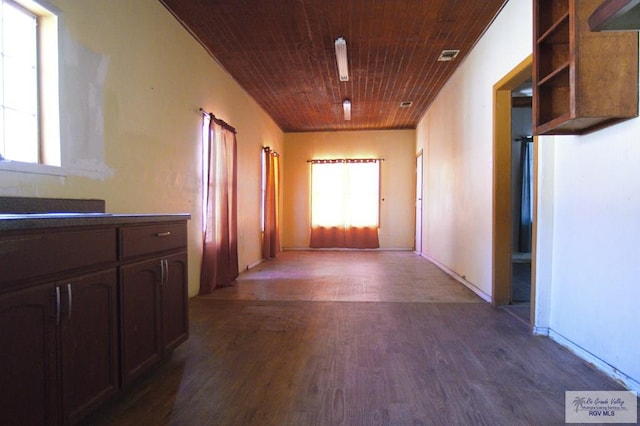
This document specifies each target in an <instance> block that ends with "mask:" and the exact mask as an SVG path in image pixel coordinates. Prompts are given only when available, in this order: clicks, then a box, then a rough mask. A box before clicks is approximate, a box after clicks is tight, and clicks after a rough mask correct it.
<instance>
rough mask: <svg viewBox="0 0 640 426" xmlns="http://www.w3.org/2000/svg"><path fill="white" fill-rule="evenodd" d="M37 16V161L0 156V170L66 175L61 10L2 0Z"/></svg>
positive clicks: (38, 2)
mask: <svg viewBox="0 0 640 426" xmlns="http://www.w3.org/2000/svg"><path fill="white" fill-rule="evenodd" d="M2 2H3V3H10V4H11V5H12V6H14V7H17V8H19V9H21V10H22V11H24V12H25V13H27V14H29V15H31V16H34V17H35V18H36V52H37V58H36V61H37V63H36V79H37V83H36V84H37V87H36V92H37V95H36V96H37V107H36V111H37V112H36V114H37V135H38V136H37V148H38V162H23V161H16V160H11V159H2V160H0V171H8V172H20V173H33V174H44V175H54V176H66V172H65V170H64V169H63V168H62V153H61V151H62V147H61V138H60V90H59V86H60V82H59V43H58V37H59V34H58V27H59V22H58V21H59V16H60V12H59V11H58V10H57V9H56V8H55V7H54V6H52V5H51V4H49V3H48V2H47V1H45V0H2Z"/></svg>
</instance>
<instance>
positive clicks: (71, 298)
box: [67, 283, 73, 320]
mask: <svg viewBox="0 0 640 426" xmlns="http://www.w3.org/2000/svg"><path fill="white" fill-rule="evenodd" d="M67 292H68V293H67V297H68V298H69V299H68V300H69V311H68V312H67V319H69V320H70V319H71V307H72V304H73V296H72V294H71V283H67Z"/></svg>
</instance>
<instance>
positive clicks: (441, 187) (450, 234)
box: [417, 0, 532, 299]
mask: <svg viewBox="0 0 640 426" xmlns="http://www.w3.org/2000/svg"><path fill="white" fill-rule="evenodd" d="M531 14H532V7H531V2H530V1H526V0H515V1H510V2H509V3H508V4H507V5H506V6H505V8H504V9H503V10H502V12H501V13H500V14H499V15H498V17H497V18H496V20H495V21H494V24H493V25H492V26H491V28H489V30H488V31H487V32H486V33H485V35H484V36H483V37H482V39H481V40H480V41H479V42H478V44H477V45H476V47H475V48H474V49H473V51H472V52H471V53H470V54H469V55H468V56H467V57H466V58H465V59H464V62H463V63H462V64H461V65H460V67H459V69H458V70H457V71H456V72H455V74H454V75H453V77H452V78H451V79H450V80H449V82H447V84H446V86H445V87H444V89H443V90H442V91H441V92H440V94H439V96H438V98H437V99H436V101H435V102H434V103H433V104H432V106H431V107H430V108H429V110H428V111H427V113H426V114H425V116H424V117H423V118H422V120H421V121H420V123H419V125H418V130H417V133H418V140H417V149H418V150H420V149H423V150H424V161H425V178H424V188H425V189H424V194H425V196H424V217H423V224H424V226H423V254H424V255H425V256H427V257H429V258H431V259H433V260H435V261H436V262H437V263H439V264H440V265H441V266H443V267H445V268H446V269H448V270H450V271H452V272H453V273H454V274H456V275H458V276H459V277H461V278H462V279H464V280H465V281H466V282H467V283H468V285H471V286H473V287H474V288H475V289H476V291H477V292H480V293H481V295H483V297H485V299H486V298H489V296H490V295H491V272H492V271H491V263H492V261H491V247H492V246H491V244H492V243H491V236H492V228H491V222H492V193H491V189H492V145H493V128H492V123H493V85H494V84H495V83H496V82H497V81H498V80H500V79H501V78H502V77H503V76H504V75H505V74H507V73H508V72H509V71H510V70H511V69H513V68H514V67H515V66H516V65H517V64H519V63H520V62H521V61H522V60H523V59H525V58H526V57H527V56H528V55H529V54H530V53H531V46H532V45H531V32H532V25H531V22H532V18H531ZM506 34H507V35H506ZM505 39H508V40H509V42H508V43H506V42H505Z"/></svg>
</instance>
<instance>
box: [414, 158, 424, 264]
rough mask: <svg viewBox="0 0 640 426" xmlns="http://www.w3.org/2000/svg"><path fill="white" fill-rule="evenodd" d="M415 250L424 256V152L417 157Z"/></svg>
mask: <svg viewBox="0 0 640 426" xmlns="http://www.w3.org/2000/svg"><path fill="white" fill-rule="evenodd" d="M415 250H416V253H417V254H422V150H420V152H418V155H416V235H415Z"/></svg>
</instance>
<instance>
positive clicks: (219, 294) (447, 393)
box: [85, 252, 622, 425]
mask: <svg viewBox="0 0 640 426" xmlns="http://www.w3.org/2000/svg"><path fill="white" fill-rule="evenodd" d="M190 310H191V311H190V319H191V324H190V326H191V327H190V331H191V336H190V338H189V340H188V341H187V342H186V343H184V344H183V345H182V346H180V347H179V348H177V349H176V351H175V352H174V354H173V356H172V357H171V359H170V360H168V361H167V362H165V363H164V364H163V365H161V366H160V367H159V368H158V369H156V370H155V371H154V372H153V373H152V374H151V375H149V376H147V377H145V378H144V379H143V380H141V381H139V382H138V383H136V384H135V385H134V386H133V387H132V388H130V389H128V390H127V391H126V392H125V393H124V394H123V395H122V397H121V398H119V399H118V400H116V401H114V402H113V403H111V404H109V405H108V406H106V407H104V408H103V409H101V410H100V411H99V412H97V413H95V414H94V415H92V416H91V417H90V418H88V419H86V422H85V424H88V425H89V424H90V425H384V424H387V425H440V424H441V425H450V424H452V425H551V424H563V423H564V413H565V411H564V398H565V396H564V392H565V391H566V390H608V389H612V390H622V387H621V386H620V385H618V384H617V383H615V382H614V381H612V380H610V379H608V378H607V377H605V376H604V375H602V374H600V373H599V372H597V371H596V370H594V369H593V368H592V367H591V366H589V365H588V364H587V363H585V362H583V361H581V360H580V359H578V358H577V357H576V356H574V355H573V354H571V353H569V352H568V351H566V350H564V349H562V348H561V347H559V346H558V345H556V344H555V343H553V342H552V341H550V340H549V339H546V338H542V337H534V336H531V335H530V334H529V332H528V329H527V327H526V326H525V325H524V324H522V323H521V322H520V321H518V320H517V319H515V318H514V317H512V316H511V315H509V314H508V313H506V312H504V311H502V310H498V309H494V308H492V307H491V306H490V305H489V304H486V303H484V302H483V301H481V300H480V299H479V298H477V297H476V296H475V295H474V294H473V293H472V292H470V291H469V290H468V289H466V288H465V287H463V286H462V285H460V284H459V283H457V282H456V281H454V280H453V279H451V278H450V277H448V276H447V275H446V274H444V273H443V272H441V271H440V270H439V269H438V268H436V267H435V266H434V265H432V264H431V263H429V262H428V261H426V260H424V259H421V258H419V257H418V256H416V255H415V254H413V253H410V252H314V253H309V252H285V253H282V254H281V255H280V256H279V257H278V259H277V260H274V261H270V262H267V263H264V264H262V265H260V266H259V267H257V268H255V269H254V270H251V271H248V272H246V273H244V274H243V275H242V276H241V278H240V279H239V280H238V282H237V284H236V285H235V286H234V287H230V288H226V289H221V290H218V291H216V292H214V294H213V295H211V296H207V297H197V298H194V299H192V300H191V301H190Z"/></svg>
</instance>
